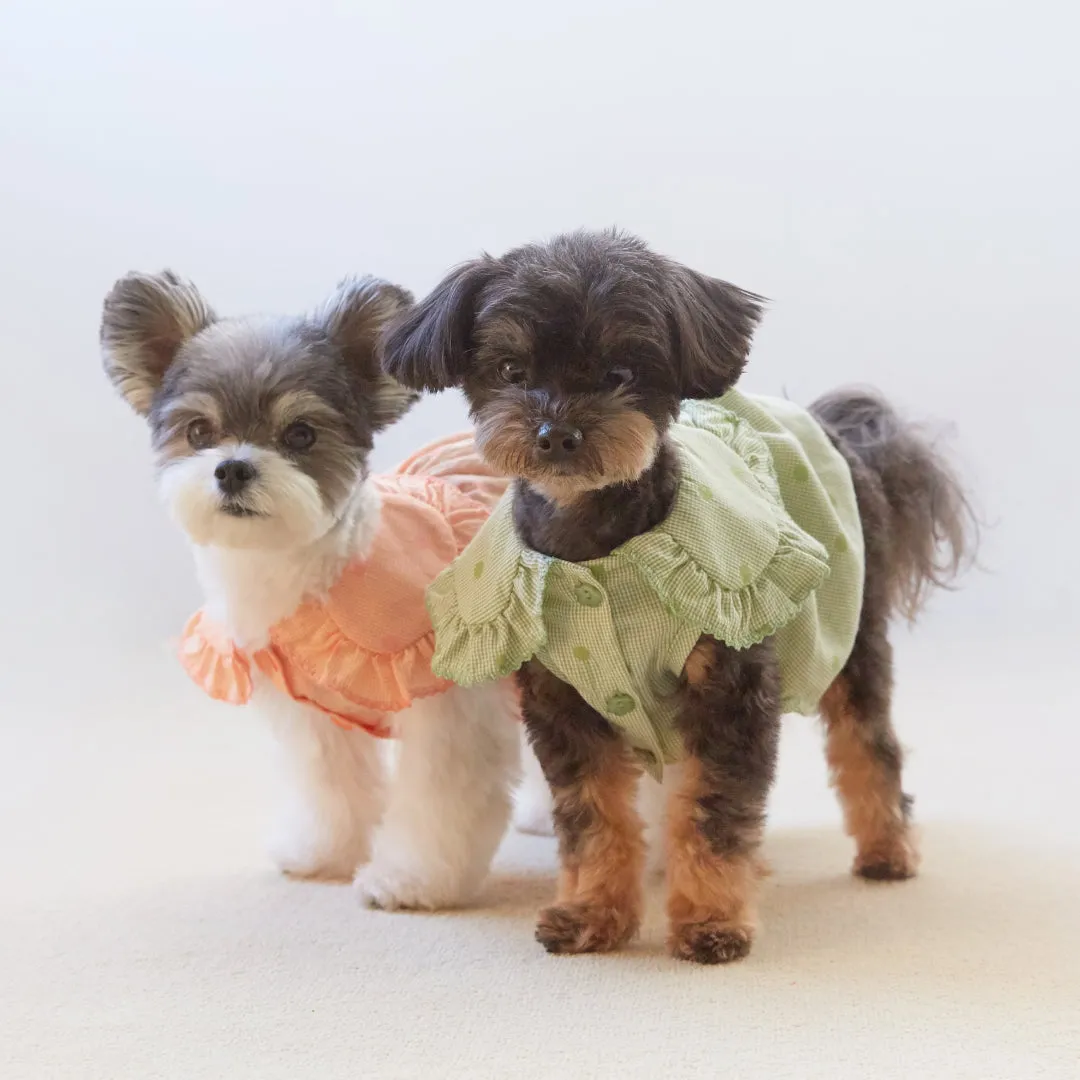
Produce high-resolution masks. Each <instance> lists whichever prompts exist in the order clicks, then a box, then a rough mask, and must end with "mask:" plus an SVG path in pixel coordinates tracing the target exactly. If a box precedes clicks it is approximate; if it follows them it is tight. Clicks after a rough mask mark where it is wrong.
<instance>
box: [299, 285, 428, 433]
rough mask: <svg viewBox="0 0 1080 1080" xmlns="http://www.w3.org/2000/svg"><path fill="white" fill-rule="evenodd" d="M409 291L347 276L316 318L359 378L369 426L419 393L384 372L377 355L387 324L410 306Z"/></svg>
mask: <svg viewBox="0 0 1080 1080" xmlns="http://www.w3.org/2000/svg"><path fill="white" fill-rule="evenodd" d="M412 302H413V298H412V294H411V293H410V292H408V291H407V290H406V289H403V288H401V287H400V286H398V285H391V284H390V282H388V281H382V280H381V279H379V278H374V277H355V278H346V280H345V281H343V282H342V283H341V284H340V285H339V286H338V287H337V290H336V291H335V292H334V294H333V296H331V297H330V299H329V300H327V301H326V303H325V304H324V305H323V307H322V310H321V311H320V312H319V314H318V316H317V322H318V323H319V325H320V326H321V327H322V329H323V330H324V331H325V333H326V335H327V337H329V338H330V340H331V341H333V343H334V344H335V345H336V346H337V347H338V348H339V349H340V350H341V354H342V357H343V359H344V360H345V363H346V364H347V365H348V367H349V369H350V371H351V373H352V374H353V376H354V377H355V378H356V379H358V380H359V382H360V384H361V388H362V392H363V394H364V398H365V401H366V403H367V405H368V408H369V410H370V414H369V415H370V419H371V427H372V430H373V431H379V430H380V429H382V428H384V427H387V426H389V425H390V424H392V423H393V422H394V421H395V420H398V419H400V418H401V417H402V416H404V415H405V413H406V412H408V410H409V408H410V406H412V405H413V404H414V402H416V401H417V400H418V399H419V397H420V395H419V394H417V393H416V392H415V391H413V390H410V389H408V387H405V386H402V385H401V383H399V382H398V381H397V380H396V379H392V378H390V376H389V375H387V374H385V373H384V372H383V370H382V367H381V366H380V365H379V361H378V359H377V356H376V352H377V348H378V344H379V337H380V335H381V334H382V332H383V328H384V327H385V326H386V324H387V323H388V322H389V321H390V320H391V319H393V318H395V317H396V316H398V315H400V314H401V313H402V312H403V311H405V310H407V309H408V308H409V307H411V306H412Z"/></svg>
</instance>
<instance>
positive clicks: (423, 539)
mask: <svg viewBox="0 0 1080 1080" xmlns="http://www.w3.org/2000/svg"><path fill="white" fill-rule="evenodd" d="M373 482H374V484H375V487H376V490H377V491H378V493H379V497H380V501H381V503H382V513H381V517H380V521H379V528H378V532H377V533H376V536H375V539H374V542H373V544H372V547H371V551H370V552H369V554H368V556H367V557H366V558H365V559H362V560H357V561H355V562H352V563H349V564H348V565H347V566H346V568H345V570H344V571H343V572H342V574H341V576H340V577H339V578H338V580H337V581H336V582H335V583H334V585H332V586H331V588H330V589H329V590H328V592H327V593H326V594H325V595H324V596H321V597H310V598H308V599H306V600H304V601H303V602H302V603H301V604H300V606H299V607H298V608H297V609H296V611H294V612H293V613H292V614H291V615H289V616H287V617H286V618H284V619H282V620H281V621H280V622H278V623H276V624H275V625H274V626H273V627H272V628H271V630H270V634H269V641H268V643H267V644H266V645H265V646H263V647H262V648H260V649H257V650H255V651H253V652H250V653H249V652H246V651H244V650H242V649H240V648H239V647H238V646H237V645H236V644H235V642H233V641H232V640H231V639H230V638H229V637H228V635H227V633H226V632H225V631H224V629H223V628H222V627H220V626H219V625H217V624H216V623H214V622H213V621H212V620H211V619H210V618H209V617H208V616H207V615H206V614H205V612H203V611H199V612H197V613H196V614H195V615H194V616H193V617H192V618H191V620H190V621H189V622H188V624H187V626H186V628H185V630H184V634H183V638H182V640H181V645H180V660H181V662H182V664H183V665H184V668H185V669H186V670H187V672H188V674H189V675H190V676H191V678H192V679H193V680H194V681H195V683H196V684H197V685H198V686H200V687H202V689H203V690H204V691H206V693H207V694H209V695H210V696H211V697H212V698H215V699H217V700H218V701H227V702H230V703H232V704H234V705H243V704H245V703H246V702H247V701H248V700H249V699H250V697H251V692H252V665H254V667H255V668H256V669H257V670H259V671H261V672H262V673H263V674H264V675H265V676H267V678H269V679H270V680H271V681H272V682H273V683H274V685H275V686H276V687H277V688H278V689H279V690H280V691H281V692H282V693H283V694H287V695H288V696H289V697H291V698H293V699H295V700H296V701H300V702H303V703H305V704H308V705H313V706H314V707H315V708H317V709H320V710H321V711H323V712H325V713H326V714H327V715H329V716H330V717H331V718H332V719H333V720H334V721H336V722H337V723H339V724H341V725H342V726H345V727H361V728H363V729H364V730H366V731H368V732H370V733H371V734H373V735H379V736H386V735H389V734H390V725H389V722H388V718H389V714H391V713H395V712H400V711H401V710H402V709H405V708H407V707H408V706H409V705H411V704H412V703H413V702H414V701H415V700H417V699H418V698H424V697H430V696H431V695H433V694H439V693H442V692H443V691H444V690H447V689H449V688H450V686H452V685H453V684H452V683H451V682H450V681H448V680H446V679H442V678H439V677H438V676H436V675H435V674H434V673H433V672H432V670H431V657H432V655H433V653H434V651H435V635H434V631H433V629H432V625H431V619H430V617H429V616H428V613H427V609H426V607H425V605H424V594H425V591H426V589H427V587H428V585H430V584H431V582H432V581H434V580H435V578H436V577H437V576H438V575H439V573H441V572H442V571H443V570H444V569H445V568H446V567H447V566H449V565H450V563H451V562H453V560H454V559H455V558H457V556H458V555H459V554H461V552H462V551H463V550H464V548H465V547H466V546H467V545H468V543H469V542H470V541H471V540H472V538H473V537H474V536H475V535H476V532H477V530H478V529H479V527H480V526H481V525H482V524H483V522H484V521H485V520H486V519H487V517H488V515H489V514H490V513H491V510H492V508H493V507H494V505H495V504H496V503H497V502H498V500H499V498H500V497H501V496H502V494H503V493H504V491H505V490H506V486H507V481H506V480H505V479H504V478H501V477H498V476H496V475H495V474H494V473H492V472H491V470H490V469H489V468H488V467H487V466H486V465H485V464H484V462H483V461H482V459H481V458H480V456H479V455H478V454H477V452H476V449H475V447H474V444H473V439H472V435H471V434H460V435H453V436H449V437H448V438H445V439H441V440H439V441H438V442H434V443H431V444H429V445H428V446H425V447H423V448H422V449H421V450H419V451H417V452H416V453H415V454H413V455H412V456H411V457H410V458H408V459H407V460H406V461H405V462H403V463H402V464H401V465H400V466H399V467H398V468H397V469H396V470H395V471H394V472H392V473H389V474H386V475H382V476H379V477H376V478H375V479H374V481H373Z"/></svg>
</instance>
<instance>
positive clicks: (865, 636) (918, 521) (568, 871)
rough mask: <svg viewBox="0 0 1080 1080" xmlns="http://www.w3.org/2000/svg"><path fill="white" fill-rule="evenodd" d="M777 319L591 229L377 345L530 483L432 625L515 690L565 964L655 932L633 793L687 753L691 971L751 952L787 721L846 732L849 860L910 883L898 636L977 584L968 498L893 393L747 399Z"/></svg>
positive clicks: (684, 903) (516, 260) (418, 311)
mask: <svg viewBox="0 0 1080 1080" xmlns="http://www.w3.org/2000/svg"><path fill="white" fill-rule="evenodd" d="M761 312H762V301H761V299H760V298H759V297H757V296H755V295H753V294H751V293H747V292H745V291H743V290H741V289H739V288H736V287H735V286H733V285H730V284H728V283H727V282H723V281H719V280H716V279H713V278H708V277H705V276H704V275H701V274H698V273H695V272H693V271H691V270H689V269H687V268H685V267H682V266H679V265H677V264H675V263H673V262H671V261H670V260H668V259H666V258H664V257H662V256H660V255H657V254H655V253H654V252H652V251H650V250H649V249H648V248H647V247H646V246H645V245H644V244H643V243H641V242H640V241H639V240H636V239H634V238H632V237H627V236H624V235H621V234H618V233H574V234H570V235H567V236H563V237H559V238H557V239H555V240H554V241H552V242H550V243H548V244H546V245H529V246H526V247H523V248H519V249H517V250H515V251H512V252H510V253H509V254H507V255H505V256H503V257H502V258H500V259H493V258H490V257H484V258H481V259H477V260H474V261H473V262H470V263H467V264H465V265H463V266H461V267H459V268H458V269H456V270H455V271H453V272H452V273H451V274H450V275H449V276H448V277H447V278H446V279H445V280H444V281H443V282H442V283H441V284H440V285H439V286H438V287H437V288H436V289H435V291H434V292H433V293H432V294H431V295H430V296H429V297H428V298H427V299H426V300H424V301H423V302H422V303H420V304H419V305H417V306H416V307H415V308H413V309H412V310H411V311H409V312H408V313H406V314H404V315H403V316H402V317H401V318H400V319H399V320H398V321H397V322H396V323H395V324H394V325H392V326H391V327H390V329H389V331H388V333H387V335H386V337H385V339H384V342H383V363H384V366H385V369H386V371H387V372H388V373H389V374H391V375H393V376H394V377H395V378H397V379H399V380H400V381H401V382H403V383H404V384H406V385H407V386H411V387H414V388H416V389H428V390H436V391H437V390H442V389H445V388H447V387H450V386H459V387H461V388H462V389H463V390H464V393H465V395H466V398H467V400H468V402H469V405H470V409H471V413H472V416H473V419H474V422H475V424H476V439H477V446H478V448H479V449H480V451H481V453H482V454H483V455H484V456H485V458H486V459H487V460H488V462H489V463H490V464H491V465H492V466H493V467H494V468H496V469H498V470H500V471H502V472H504V473H505V474H507V475H511V476H513V477H515V484H514V485H513V487H512V489H511V491H510V492H509V493H508V495H507V497H506V498H505V500H504V501H503V503H502V504H501V505H500V506H499V507H498V508H497V510H496V511H495V513H494V514H493V515H492V517H491V519H490V520H489V521H488V522H487V524H486V525H485V526H483V527H482V529H481V531H480V533H479V534H478V535H477V537H476V538H475V539H474V541H473V542H472V544H471V545H470V546H469V547H468V548H467V549H466V551H465V552H464V553H463V555H462V556H461V557H460V559H459V560H458V561H457V562H456V563H455V564H454V565H453V566H451V567H450V568H449V569H448V570H446V571H445V572H444V573H443V575H442V576H441V577H440V578H439V579H438V580H437V581H436V582H435V584H434V585H433V586H432V588H431V591H430V592H429V596H428V606H429V609H430V611H431V615H432V619H433V622H434V625H435V630H436V654H435V657H434V660H433V668H434V669H435V670H436V671H438V673H439V674H440V675H441V676H443V677H446V678H450V679H453V680H454V681H456V682H458V683H461V684H462V685H473V684H476V683H481V682H486V681H489V680H493V679H498V678H502V677H504V676H506V675H509V674H511V673H516V674H517V679H518V682H519V685H520V688H521V693H522V706H523V715H524V719H525V723H526V727H527V730H528V734H529V738H530V740H531V743H532V746H533V748H534V750H535V752H536V756H537V758H538V760H539V762H540V765H541V767H542V769H543V771H544V774H545V777H546V778H547V781H548V783H549V785H550V787H551V792H552V800H553V817H554V824H555V830H556V834H557V835H558V838H559V846H560V859H561V874H560V881H559V889H558V896H557V897H556V901H555V903H554V905H552V906H551V907H549V908H547V909H546V910H545V911H544V912H543V913H542V914H541V916H540V920H539V923H538V926H537V938H538V940H539V941H540V942H541V944H543V945H544V947H545V948H547V949H548V950H549V951H551V952H555V953H578V952H589V951H601V950H610V949H614V948H617V947H619V946H620V945H622V944H624V943H625V942H626V941H628V940H629V939H630V938H631V937H632V936H633V935H634V934H635V933H636V931H637V929H638V926H639V922H640V915H641V906H642V880H641V879H642V869H643V863H644V843H643V839H642V823H641V820H640V818H639V817H638V814H637V812H636V810H635V805H634V794H635V790H636V787H637V783H638V779H639V777H640V774H641V772H642V771H643V770H644V771H648V772H650V773H651V774H653V776H655V777H659V776H660V775H661V773H662V771H663V768H664V766H665V764H670V763H674V762H681V763H682V768H681V770H680V774H681V775H680V778H679V782H678V784H677V786H676V787H675V789H674V790H673V791H672V793H671V796H670V800H669V804H668V807H667V813H666V868H667V887H668V918H669V924H670V936H669V946H670V949H671V952H672V953H673V955H675V956H677V957H680V958H683V959H687V960H692V961H697V962H700V963H722V962H726V961H730V960H736V959H739V958H741V957H743V956H745V955H746V954H747V953H748V952H749V950H750V947H751V943H752V939H753V933H754V927H755V915H754V895H755V891H756V884H757V879H758V877H759V875H760V864H759V860H758V856H757V853H758V848H759V845H760V841H761V834H762V829H763V826H764V821H765V811H766V800H767V795H768V791H769V788H770V786H771V783H772V780H773V774H774V769H775V762H776V749H777V740H778V733H779V723H780V716H781V714H782V713H783V712H785V711H794V712H801V713H808V714H809V713H820V714H821V715H822V716H823V718H824V720H825V724H826V731H827V754H828V760H829V764H830V767H831V769H832V775H833V779H834V783H835V786H836V788H837V791H838V793H839V796H840V799H841V802H842V804H843V807H844V811H845V817H846V822H847V827H848V830H849V832H850V833H851V834H852V836H853V837H854V839H855V843H856V848H857V851H856V859H855V871H856V872H857V873H858V874H860V875H862V876H863V877H867V878H874V879H880V880H896V879H902V878H906V877H910V876H911V875H912V874H913V873H914V872H915V869H916V864H917V855H916V851H915V847H914V843H913V840H912V835H911V829H910V823H909V816H910V799H909V798H908V796H907V795H905V793H904V791H903V788H902V784H901V753H900V748H899V745H898V743H897V740H896V737H895V734H894V732H893V728H892V721H891V717H890V697H891V683H892V666H891V654H890V648H889V643H888V637H887V628H888V622H889V618H890V616H891V614H892V613H893V612H895V611H901V612H903V613H905V614H907V615H909V616H912V617H913V616H914V614H915V612H916V611H917V609H918V607H919V604H920V601H921V599H922V598H923V596H924V595H925V593H926V590H927V587H928V586H930V585H933V584H945V583H947V582H948V581H949V580H950V579H951V578H952V577H953V576H954V575H955V574H956V573H957V571H958V570H959V568H960V567H961V565H962V563H963V562H964V559H965V556H966V553H967V550H968V547H969V526H970V524H971V515H970V512H969V509H968V504H967V501H966V499H965V496H964V494H963V491H962V489H961V487H960V484H959V482H958V481H957V479H956V478H955V476H954V474H953V473H952V471H951V470H950V468H949V467H948V465H947V464H946V463H945V461H944V460H943V459H942V458H941V457H940V455H939V454H938V453H937V451H936V450H935V449H934V447H933V445H932V444H931V443H930V442H929V441H928V440H927V439H926V438H925V437H924V436H923V435H922V434H921V433H920V430H919V429H918V428H916V427H915V426H913V425H910V424H908V423H906V422H904V421H902V420H901V419H900V418H899V417H898V416H897V415H896V413H895V412H894V411H893V410H892V409H891V408H890V407H889V406H888V404H887V403H885V402H884V401H883V400H882V399H881V398H880V397H878V396H876V395H873V394H868V393H866V392H839V393H836V394H833V395H830V396H828V397H827V398H825V399H823V400H821V401H819V402H817V403H816V404H815V405H813V406H811V407H810V409H809V410H806V409H802V408H800V407H798V406H796V405H793V404H792V403H790V402H787V401H783V400H780V399H770V398H763V397H756V396H751V395H749V394H744V393H742V392H740V391H739V390H737V389H735V384H736V382H737V381H738V379H739V376H740V375H741V373H742V370H743V366H744V364H745V362H746V358H747V354H748V351H749V348H750V342H751V338H752V335H753V332H754V329H755V327H756V325H757V322H758V320H759V318H760V316H761Z"/></svg>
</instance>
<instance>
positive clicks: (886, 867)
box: [852, 835, 919, 881]
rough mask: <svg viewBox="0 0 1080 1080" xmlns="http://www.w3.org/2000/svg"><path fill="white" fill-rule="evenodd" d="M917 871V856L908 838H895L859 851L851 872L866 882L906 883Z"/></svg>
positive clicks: (902, 836)
mask: <svg viewBox="0 0 1080 1080" xmlns="http://www.w3.org/2000/svg"><path fill="white" fill-rule="evenodd" d="M918 869H919V854H918V851H917V850H916V848H915V845H914V843H913V842H912V840H911V838H910V837H909V836H904V835H901V836H897V837H894V838H890V839H889V840H888V841H884V842H881V843H878V844H875V845H873V846H872V847H871V848H869V849H868V850H866V851H860V852H859V854H858V855H857V856H856V858H855V865H854V866H853V867H852V872H853V873H855V874H856V875H857V876H858V877H861V878H866V879H867V880H868V881H906V880H907V879H908V878H912V877H914V876H915V874H916V872H917V871H918Z"/></svg>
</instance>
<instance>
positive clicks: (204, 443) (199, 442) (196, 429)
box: [187, 417, 214, 450]
mask: <svg viewBox="0 0 1080 1080" xmlns="http://www.w3.org/2000/svg"><path fill="white" fill-rule="evenodd" d="M187 441H188V446H190V447H191V449H192V450H205V449H206V448H207V447H208V446H209V445H210V444H211V443H212V442H213V441H214V425H213V424H211V423H210V421H209V420H203V419H202V418H201V417H200V418H199V419H197V420H192V421H191V423H190V424H188V426H187Z"/></svg>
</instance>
